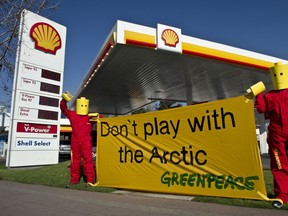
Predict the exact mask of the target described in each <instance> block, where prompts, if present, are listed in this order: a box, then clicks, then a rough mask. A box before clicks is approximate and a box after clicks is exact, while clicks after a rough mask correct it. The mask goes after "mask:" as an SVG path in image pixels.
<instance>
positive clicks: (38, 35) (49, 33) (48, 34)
mask: <svg viewBox="0 0 288 216" xmlns="http://www.w3.org/2000/svg"><path fill="white" fill-rule="evenodd" d="M30 37H31V38H32V40H33V41H35V49H38V50H41V51H43V52H46V53H51V54H54V55H55V54H56V51H57V50H58V49H60V48H61V38H60V35H59V33H58V32H57V30H56V29H55V28H54V27H53V26H51V25H49V24H48V23H43V22H40V23H36V24H34V25H33V26H32V28H31V30H30Z"/></svg>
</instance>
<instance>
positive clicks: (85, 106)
mask: <svg viewBox="0 0 288 216" xmlns="http://www.w3.org/2000/svg"><path fill="white" fill-rule="evenodd" d="M88 112H89V100H88V99H86V98H85V97H81V98H78V99H77V100H76V113H77V114H78V115H87V114H88Z"/></svg>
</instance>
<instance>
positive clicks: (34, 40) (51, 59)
mask: <svg viewBox="0 0 288 216" xmlns="http://www.w3.org/2000/svg"><path fill="white" fill-rule="evenodd" d="M65 42H66V27H64V26H62V25H60V24H58V23H55V22H53V21H51V20H48V19H46V18H44V17H41V16H39V15H37V14H34V13H32V12H30V11H27V10H23V12H22V17H21V24H20V30H19V45H18V49H17V56H16V65H15V69H16V70H15V76H14V83H13V92H12V104H11V124H10V132H9V138H8V153H7V158H6V167H20V166H35V165H37V166H38V165H48V164H56V163H58V155H59V135H60V131H59V128H60V119H61V112H60V109H59V102H60V98H61V93H62V85H63V73H64V56H65Z"/></svg>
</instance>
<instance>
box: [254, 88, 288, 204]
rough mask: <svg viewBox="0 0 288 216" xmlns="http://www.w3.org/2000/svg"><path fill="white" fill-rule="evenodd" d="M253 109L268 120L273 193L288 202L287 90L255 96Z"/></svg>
mask: <svg viewBox="0 0 288 216" xmlns="http://www.w3.org/2000/svg"><path fill="white" fill-rule="evenodd" d="M255 107H256V109H257V111H258V112H259V113H265V118H266V119H269V120H270V123H269V126H268V137H267V142H268V145H269V154H270V167H271V171H272V174H273V177H274V192H275V195H276V197H277V198H279V199H281V200H282V201H283V202H284V203H287V202H288V156H287V150H288V89H282V90H272V91H269V92H267V93H266V94H265V95H264V96H263V95H262V94H259V95H257V96H256V100H255Z"/></svg>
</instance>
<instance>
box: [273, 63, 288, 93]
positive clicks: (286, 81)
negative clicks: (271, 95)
mask: <svg viewBox="0 0 288 216" xmlns="http://www.w3.org/2000/svg"><path fill="white" fill-rule="evenodd" d="M270 73H271V76H272V81H273V86H274V89H275V90H281V89H286V88H288V64H282V62H277V63H275V65H274V67H271V68H270Z"/></svg>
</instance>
